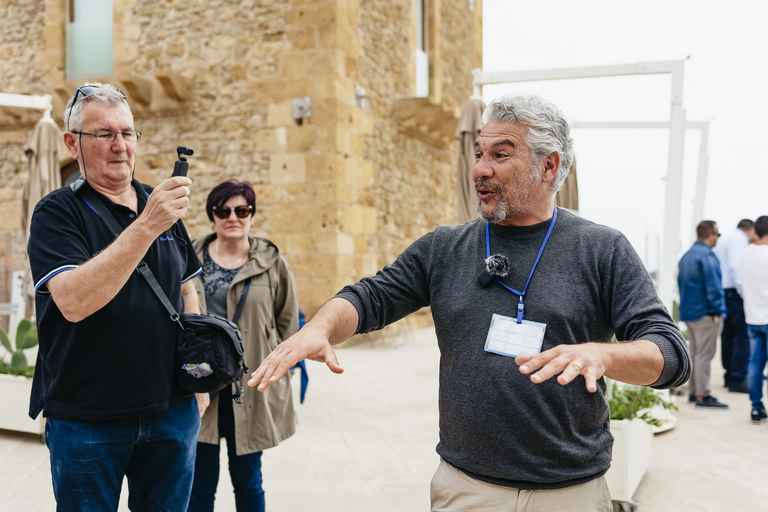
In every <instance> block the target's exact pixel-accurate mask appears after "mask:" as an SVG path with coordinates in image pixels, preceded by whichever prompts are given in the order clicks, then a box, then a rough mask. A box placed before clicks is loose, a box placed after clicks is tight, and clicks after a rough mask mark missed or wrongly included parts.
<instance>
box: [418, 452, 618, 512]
mask: <svg viewBox="0 0 768 512" xmlns="http://www.w3.org/2000/svg"><path fill="white" fill-rule="evenodd" d="M430 494H431V497H432V512H613V504H612V503H611V494H610V493H609V492H608V485H607V484H606V483H605V478H604V477H600V478H596V479H595V480H592V481H590V482H587V483H584V484H579V485H574V486H572V487H566V488H564V489H553V490H539V491H526V490H524V489H516V488H514V487H503V486H499V485H493V484H489V483H486V482H482V481H480V480H475V479H474V478H472V477H470V476H468V475H466V474H464V473H462V472H461V471H459V470H457V469H456V468H454V467H453V466H451V465H450V464H448V463H447V462H445V461H444V460H442V459H440V465H439V466H438V468H437V471H436V472H435V476H433V477H432V483H431V485H430Z"/></svg>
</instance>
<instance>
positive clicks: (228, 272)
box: [203, 246, 243, 318]
mask: <svg viewBox="0 0 768 512" xmlns="http://www.w3.org/2000/svg"><path fill="white" fill-rule="evenodd" d="M241 268H243V267H242V265H240V266H239V267H237V268H224V267H222V266H219V265H218V264H216V262H215V261H213V258H211V255H210V253H209V252H208V246H206V248H205V249H204V250H203V285H204V286H205V302H206V305H207V306H208V314H209V315H216V316H220V317H222V318H229V317H228V316H227V292H228V291H229V285H230V284H232V280H233V279H234V278H235V276H236V275H237V273H238V272H239V271H240V269H241Z"/></svg>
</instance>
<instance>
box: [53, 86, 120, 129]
mask: <svg viewBox="0 0 768 512" xmlns="http://www.w3.org/2000/svg"><path fill="white" fill-rule="evenodd" d="M96 89H99V86H98V85H84V86H82V87H78V88H77V89H75V97H74V98H72V106H71V107H69V114H67V126H66V128H67V129H69V118H70V117H72V109H73V108H75V104H76V103H77V97H78V96H80V95H81V94H82V95H83V96H88V95H89V94H91V93H92V92H93V91H95V90H96ZM117 92H119V93H120V94H122V95H123V99H124V100H127V99H128V97H127V96H126V95H125V93H124V92H123V91H121V90H120V89H118V90H117Z"/></svg>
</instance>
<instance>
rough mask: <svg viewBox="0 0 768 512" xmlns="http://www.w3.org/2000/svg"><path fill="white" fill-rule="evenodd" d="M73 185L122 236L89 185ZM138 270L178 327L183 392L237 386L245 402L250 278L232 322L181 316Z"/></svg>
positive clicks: (145, 269) (237, 396) (143, 268)
mask: <svg viewBox="0 0 768 512" xmlns="http://www.w3.org/2000/svg"><path fill="white" fill-rule="evenodd" d="M73 185H76V186H72V190H73V191H75V193H80V194H82V196H83V199H84V200H85V201H86V202H87V203H88V204H89V205H90V206H91V207H92V208H93V209H94V210H95V211H96V212H97V213H98V214H99V216H100V217H101V218H102V219H103V220H104V222H105V223H106V224H107V226H109V228H110V229H111V230H112V231H113V232H114V233H115V236H117V235H119V234H120V232H122V230H123V229H122V227H120V225H119V224H118V223H117V221H116V220H115V218H114V216H113V215H112V213H111V212H110V211H109V210H108V209H107V207H106V206H105V205H104V203H103V202H102V201H101V199H99V197H98V196H97V195H96V194H95V193H94V192H93V190H92V189H91V188H90V186H83V185H84V183H80V180H78V181H77V182H75V183H73ZM136 271H137V272H138V273H139V274H141V275H142V277H144V279H145V280H146V281H147V283H148V284H149V286H150V288H152V291H153V292H154V293H155V295H157V298H158V299H160V302H161V303H162V304H163V307H164V308H165V310H166V311H167V312H168V315H169V316H170V319H171V321H173V322H175V323H177V324H178V325H179V334H178V337H177V339H176V354H175V357H174V362H173V365H174V368H173V373H174V376H175V377H176V380H177V381H178V382H179V384H180V385H181V387H182V389H184V390H185V391H188V392H190V393H215V392H218V391H220V390H222V389H224V387H226V386H228V385H230V384H231V385H234V392H233V393H232V399H233V400H234V401H235V402H237V403H238V404H241V403H243V399H242V398H241V395H242V390H241V388H240V379H241V378H242V376H243V374H244V373H245V372H247V371H248V368H247V367H246V366H245V361H244V360H243V342H242V336H241V335H240V331H239V330H238V329H237V325H236V322H237V320H238V319H239V318H240V313H242V311H243V306H244V305H245V298H246V296H247V295H248V289H249V288H250V284H251V281H250V279H248V280H247V281H246V282H245V288H244V289H243V294H242V296H241V297H240V301H239V302H238V304H237V309H236V311H235V316H234V317H233V318H232V321H231V322H230V321H229V320H227V319H226V318H221V317H219V316H215V315H195V314H191V313H182V314H181V315H179V313H178V312H177V311H176V308H174V307H173V304H171V302H170V300H168V296H166V294H165V292H164V291H163V289H162V288H161V287H160V284H159V283H158V282H157V279H156V278H155V276H154V274H152V271H151V270H150V269H149V266H147V264H146V262H144V261H142V262H141V263H139V264H138V266H137V267H136Z"/></svg>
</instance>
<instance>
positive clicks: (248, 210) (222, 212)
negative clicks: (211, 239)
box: [213, 204, 253, 219]
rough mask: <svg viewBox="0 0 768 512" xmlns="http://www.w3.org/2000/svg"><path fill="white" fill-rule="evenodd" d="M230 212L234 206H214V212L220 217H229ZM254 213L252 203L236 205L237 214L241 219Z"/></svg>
mask: <svg viewBox="0 0 768 512" xmlns="http://www.w3.org/2000/svg"><path fill="white" fill-rule="evenodd" d="M230 213H232V208H230V207H229V206H214V207H213V214H214V215H215V216H217V217H218V218H220V219H228V218H229V214H230ZM252 213H253V206H252V205H250V204H249V205H242V206H235V215H237V217H238V218H239V219H244V218H246V217H247V216H249V215H250V214H252Z"/></svg>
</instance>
